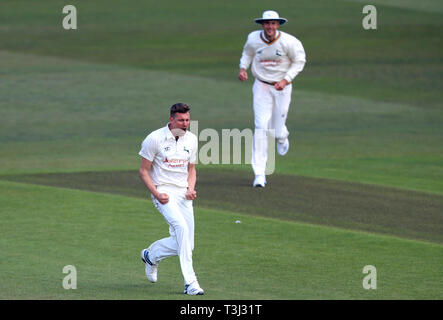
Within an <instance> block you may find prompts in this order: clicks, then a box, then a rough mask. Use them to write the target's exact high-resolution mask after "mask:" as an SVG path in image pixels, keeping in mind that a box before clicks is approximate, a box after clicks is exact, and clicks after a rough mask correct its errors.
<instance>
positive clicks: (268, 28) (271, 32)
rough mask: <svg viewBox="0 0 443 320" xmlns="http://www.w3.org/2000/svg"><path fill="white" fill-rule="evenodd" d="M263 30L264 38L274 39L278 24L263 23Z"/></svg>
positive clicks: (273, 21)
mask: <svg viewBox="0 0 443 320" xmlns="http://www.w3.org/2000/svg"><path fill="white" fill-rule="evenodd" d="M262 27H263V30H264V31H265V35H266V38H268V39H274V38H275V35H276V33H277V29H278V27H280V23H279V22H278V21H275V20H269V21H264V22H263V23H262Z"/></svg>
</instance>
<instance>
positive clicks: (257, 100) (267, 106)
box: [251, 79, 292, 175]
mask: <svg viewBox="0 0 443 320" xmlns="http://www.w3.org/2000/svg"><path fill="white" fill-rule="evenodd" d="M291 93H292V84H288V85H287V86H286V87H285V88H284V89H283V90H280V91H279V90H276V89H275V88H274V86H272V85H270V84H266V83H263V82H261V81H260V80H257V79H255V82H254V85H253V86H252V94H253V104H254V125H255V130H254V141H253V144H252V160H251V165H252V169H253V170H254V173H255V175H264V174H265V169H266V162H267V160H268V138H267V135H268V134H269V133H272V132H273V134H274V137H275V139H276V140H277V141H281V142H283V141H284V140H285V139H286V138H287V137H288V136H289V131H288V129H287V128H286V118H287V116H288V111H289V105H290V103H291Z"/></svg>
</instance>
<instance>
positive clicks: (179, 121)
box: [139, 103, 204, 295]
mask: <svg viewBox="0 0 443 320" xmlns="http://www.w3.org/2000/svg"><path fill="white" fill-rule="evenodd" d="M189 125H190V107H189V106H188V105H187V104H184V103H176V104H174V105H173V106H172V107H171V109H170V118H169V123H168V124H167V125H166V126H165V127H163V128H160V129H158V130H156V131H154V132H152V133H151V134H149V135H148V136H147V137H146V139H145V140H144V141H143V143H142V146H141V150H140V152H139V155H140V156H141V157H142V159H141V165H140V178H141V179H142V181H143V183H144V184H145V186H146V187H147V188H148V190H149V191H150V192H151V198H152V201H153V202H154V205H155V207H156V208H157V209H158V211H160V213H161V214H162V215H163V217H164V218H165V220H166V222H167V223H168V224H169V233H170V236H169V237H167V238H164V239H161V240H158V241H155V242H154V243H152V244H151V245H150V246H149V247H148V248H147V249H143V250H142V251H141V259H142V261H143V262H144V263H145V272H146V276H147V278H148V280H149V281H151V282H157V273H158V264H159V262H160V261H161V260H163V259H165V258H167V257H171V256H177V255H178V257H179V261H180V267H181V271H182V274H183V278H184V281H185V291H184V293H185V294H188V295H203V294H204V291H203V289H202V288H200V286H199V284H198V281H197V277H196V275H195V272H194V268H193V265H192V250H193V249H194V209H193V206H192V200H194V199H195V198H196V196H197V193H196V191H195V190H194V187H195V183H196V180H197V174H196V170H195V163H196V160H197V148H198V140H197V137H196V136H195V135H194V134H193V133H192V132H190V131H188V127H189Z"/></svg>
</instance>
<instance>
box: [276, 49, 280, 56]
mask: <svg viewBox="0 0 443 320" xmlns="http://www.w3.org/2000/svg"><path fill="white" fill-rule="evenodd" d="M275 55H276V56H279V57H281V53H280V51H278V49H277V50H276V51H275Z"/></svg>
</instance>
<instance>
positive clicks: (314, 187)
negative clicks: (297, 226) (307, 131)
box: [0, 169, 443, 243]
mask: <svg viewBox="0 0 443 320" xmlns="http://www.w3.org/2000/svg"><path fill="white" fill-rule="evenodd" d="M0 179H3V180H9V181H16V182H23V183H32V184H40V185H48V186H55V187H64V188H72V189H81V190H87V191H95V192H105V193H113V194H119V195H125V196H131V197H137V198H146V199H149V198H148V192H147V190H146V189H145V187H144V185H143V183H142V182H141V180H140V178H139V177H138V172H137V171H113V172H82V173H57V174H34V175H15V176H3V177H0ZM197 180H198V181H197V188H196V189H197V193H198V198H197V199H196V200H195V201H194V207H195V208H198V207H206V208H212V209H220V210H229V211H233V212H239V213H244V214H250V215H257V216H265V217H270V218H276V219H283V220H290V221H298V222H306V223H313V224H321V225H327V226H334V227H340V228H346V229H353V230H361V231H367V232H375V233H382V234H390V235H395V236H400V237H405V238H410V239H420V240H426V241H432V242H437V243H443V196H439V195H433V194H427V193H422V192H414V191H408V190H401V189H395V188H388V187H380V186H374V185H365V184H359V183H350V182H343V181H337V180H329V179H317V178H307V177H299V176H292V175H291V176H289V175H277V174H274V175H271V176H268V177H267V180H268V184H267V186H266V188H252V186H251V184H252V174H251V173H249V172H243V171H238V170H223V171H221V170H211V169H200V170H199V171H198V179H197Z"/></svg>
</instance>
